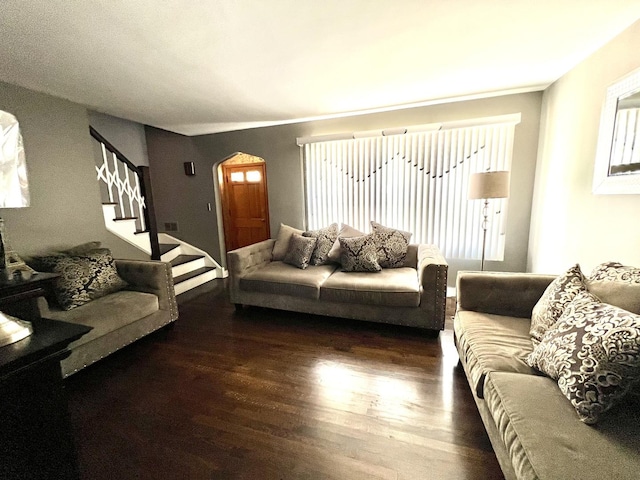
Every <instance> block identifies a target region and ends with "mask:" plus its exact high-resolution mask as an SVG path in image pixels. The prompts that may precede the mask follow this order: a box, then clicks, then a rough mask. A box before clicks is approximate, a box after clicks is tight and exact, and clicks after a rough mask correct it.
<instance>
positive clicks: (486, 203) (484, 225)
mask: <svg viewBox="0 0 640 480" xmlns="http://www.w3.org/2000/svg"><path fill="white" fill-rule="evenodd" d="M488 213H489V200H487V199H486V198H485V199H484V208H483V209H482V215H483V217H484V219H483V220H482V260H481V261H480V271H481V272H484V255H485V247H486V246H487V226H488Z"/></svg>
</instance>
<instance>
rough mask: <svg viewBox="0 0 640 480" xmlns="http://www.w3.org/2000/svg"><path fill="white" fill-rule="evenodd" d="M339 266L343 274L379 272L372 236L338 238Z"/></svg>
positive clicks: (375, 246) (376, 249)
mask: <svg viewBox="0 0 640 480" xmlns="http://www.w3.org/2000/svg"><path fill="white" fill-rule="evenodd" d="M339 240H340V264H341V265H342V270H343V271H345V272H379V271H380V270H382V267H381V266H380V264H379V263H378V247H377V245H376V241H375V239H374V237H373V235H371V234H369V235H363V236H361V237H349V238H339Z"/></svg>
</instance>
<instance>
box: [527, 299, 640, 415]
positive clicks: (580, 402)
mask: <svg viewBox="0 0 640 480" xmlns="http://www.w3.org/2000/svg"><path fill="white" fill-rule="evenodd" d="M526 361H527V363H528V364H529V365H530V366H531V367H533V368H536V369H538V370H540V371H541V372H543V373H546V374H547V375H549V376H550V377H551V378H553V379H555V380H557V381H558V386H559V387H560V390H561V391H562V393H563V394H564V395H565V396H566V397H567V398H568V399H569V400H570V401H571V404H572V405H573V407H574V408H575V409H576V412H577V413H578V416H579V417H580V419H581V420H582V421H583V422H585V423H587V424H593V423H596V422H597V421H598V419H599V418H600V415H601V414H602V413H603V412H605V411H607V410H609V409H610V408H611V407H612V406H614V405H615V404H617V403H618V402H619V401H620V400H621V399H622V398H623V397H624V396H625V395H626V394H627V393H628V392H630V391H631V389H632V388H634V387H635V386H637V385H638V384H639V382H640V315H636V314H634V313H631V312H628V311H626V310H623V309H621V308H618V307H615V306H613V305H609V304H607V303H602V302H600V300H599V299H598V298H597V297H595V296H594V295H592V294H590V293H589V292H586V291H585V292H582V293H580V294H578V295H577V296H576V297H575V298H574V300H573V301H572V302H570V303H569V305H567V307H566V308H565V311H564V313H563V314H562V315H561V317H560V319H559V320H558V321H557V322H556V324H555V325H553V326H552V327H551V328H550V329H549V330H548V331H547V332H546V333H545V335H544V337H543V338H542V341H541V342H540V343H539V344H538V345H537V346H536V347H535V348H534V350H533V352H532V353H531V354H529V355H528V356H527V359H526Z"/></svg>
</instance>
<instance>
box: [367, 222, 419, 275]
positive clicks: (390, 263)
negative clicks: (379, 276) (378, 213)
mask: <svg viewBox="0 0 640 480" xmlns="http://www.w3.org/2000/svg"><path fill="white" fill-rule="evenodd" d="M371 229H372V230H373V235H374V237H375V240H376V243H377V244H378V263H380V266H381V267H383V268H399V267H403V266H404V259H405V257H406V256H407V250H408V249H409V240H410V239H411V233H409V232H403V231H402V230H396V229H394V228H389V227H385V226H383V225H380V224H379V223H376V222H371Z"/></svg>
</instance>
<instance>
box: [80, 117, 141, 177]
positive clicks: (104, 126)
mask: <svg viewBox="0 0 640 480" xmlns="http://www.w3.org/2000/svg"><path fill="white" fill-rule="evenodd" d="M88 114H89V124H90V125H91V126H92V127H93V128H95V129H96V130H97V131H98V133H99V134H100V135H102V136H103V137H104V138H106V139H107V140H108V141H109V143H110V144H111V145H113V146H114V147H116V148H117V149H118V150H119V151H120V153H122V154H123V155H124V156H125V157H127V158H128V159H129V160H130V161H131V162H132V163H133V164H134V165H138V166H140V165H142V166H148V165H149V158H148V156H147V140H146V137H145V133H144V125H142V124H140V123H136V122H131V121H129V120H125V119H123V118H118V117H112V116H111V115H107V114H105V113H100V112H95V111H93V110H89V111H88Z"/></svg>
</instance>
